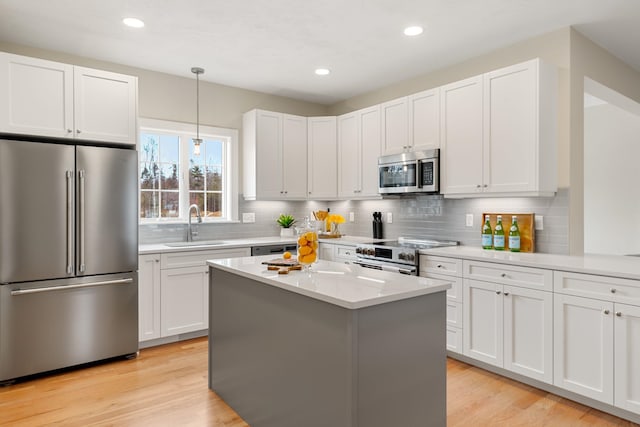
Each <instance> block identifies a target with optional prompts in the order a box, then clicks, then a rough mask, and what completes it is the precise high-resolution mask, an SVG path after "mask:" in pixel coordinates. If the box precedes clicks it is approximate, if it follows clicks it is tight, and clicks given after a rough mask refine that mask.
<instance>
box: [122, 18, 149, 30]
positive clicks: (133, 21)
mask: <svg viewBox="0 0 640 427" xmlns="http://www.w3.org/2000/svg"><path fill="white" fill-rule="evenodd" d="M122 23H123V24H124V25H126V26H127V27H132V28H142V27H144V22H142V21H141V20H139V19H138V18H124V19H123V20H122Z"/></svg>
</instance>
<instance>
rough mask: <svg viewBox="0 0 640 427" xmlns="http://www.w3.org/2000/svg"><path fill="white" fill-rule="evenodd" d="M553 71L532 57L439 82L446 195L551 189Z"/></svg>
mask: <svg viewBox="0 0 640 427" xmlns="http://www.w3.org/2000/svg"><path fill="white" fill-rule="evenodd" d="M556 74H557V72H556V70H555V69H553V68H552V67H550V66H548V65H546V64H544V63H543V62H541V61H540V60H539V59H534V60H531V61H527V62H524V63H521V64H516V65H513V66H510V67H506V68H502V69H500V70H496V71H492V72H490V73H486V74H484V75H482V76H477V77H474V78H471V79H467V80H463V81H462V82H456V83H453V84H451V85H447V86H445V87H443V88H442V109H441V115H442V118H441V121H442V127H441V131H442V139H441V145H442V150H443V152H442V155H441V159H442V162H443V167H442V170H443V171H444V172H443V175H444V176H443V193H444V194H445V195H446V196H450V197H469V196H479V195H480V196H482V195H488V196H549V195H553V194H554V193H555V191H556V190H557V160H556V145H557V144H556V140H557V135H556V134H557V113H556V98H557V75H556Z"/></svg>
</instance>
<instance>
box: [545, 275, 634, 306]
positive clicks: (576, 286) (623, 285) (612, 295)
mask: <svg viewBox="0 0 640 427" xmlns="http://www.w3.org/2000/svg"><path fill="white" fill-rule="evenodd" d="M553 290H554V291H555V292H557V293H560V294H566V295H576V296H581V297H587V298H596V299H601V300H605V301H612V302H621V303H625V304H631V305H640V280H630V279H620V278H617V277H609V276H596V275H593V274H582V273H569V272H566V271H555V272H554V275H553Z"/></svg>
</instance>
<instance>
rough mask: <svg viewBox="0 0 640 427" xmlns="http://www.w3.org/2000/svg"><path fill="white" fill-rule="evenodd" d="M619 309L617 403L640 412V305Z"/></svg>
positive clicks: (616, 323) (618, 306)
mask: <svg viewBox="0 0 640 427" xmlns="http://www.w3.org/2000/svg"><path fill="white" fill-rule="evenodd" d="M615 310H616V312H615V315H616V317H615V324H614V325H615V343H616V348H615V369H614V370H615V405H616V406H618V407H620V408H623V409H626V410H628V411H631V412H635V413H636V414H640V363H639V361H640V307H635V306H631V305H625V304H616V305H615Z"/></svg>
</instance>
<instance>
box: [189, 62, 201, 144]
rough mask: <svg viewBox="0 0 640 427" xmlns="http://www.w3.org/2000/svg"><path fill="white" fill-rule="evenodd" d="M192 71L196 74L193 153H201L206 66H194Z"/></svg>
mask: <svg viewBox="0 0 640 427" xmlns="http://www.w3.org/2000/svg"><path fill="white" fill-rule="evenodd" d="M191 72H192V73H193V74H195V75H196V137H195V138H194V139H193V154H194V155H195V156H199V155H200V144H202V139H200V74H203V73H204V68H200V67H193V68H191Z"/></svg>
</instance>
